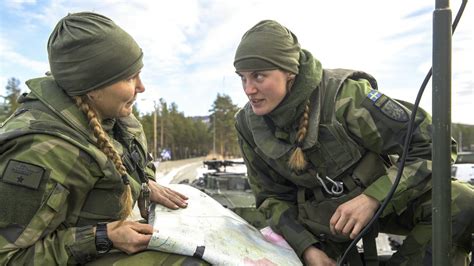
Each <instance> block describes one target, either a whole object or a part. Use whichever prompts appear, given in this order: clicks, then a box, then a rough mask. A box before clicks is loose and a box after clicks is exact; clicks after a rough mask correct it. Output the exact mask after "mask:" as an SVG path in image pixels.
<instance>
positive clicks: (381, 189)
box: [236, 70, 456, 256]
mask: <svg viewBox="0 0 474 266" xmlns="http://www.w3.org/2000/svg"><path fill="white" fill-rule="evenodd" d="M311 103H312V105H311V109H310V110H311V111H310V125H309V127H308V133H307V135H306V138H305V140H304V143H303V151H304V153H305V158H306V160H307V161H308V163H309V164H308V167H307V169H305V170H304V171H301V172H294V171H290V170H289V169H288V167H287V161H288V158H289V156H290V154H291V152H292V151H293V147H294V143H295V138H296V137H295V136H296V130H297V123H295V126H294V127H293V131H292V132H282V129H279V128H275V127H274V126H273V125H272V123H271V121H269V120H268V119H265V118H264V117H259V116H256V115H255V114H254V113H253V111H252V109H251V107H250V105H249V104H247V105H246V106H245V107H244V108H243V109H242V110H240V111H239V112H238V113H237V115H236V128H237V131H238V132H239V134H238V136H239V144H240V147H241V150H242V153H243V156H244V160H245V162H246V165H247V168H248V175H249V179H250V183H251V186H252V190H253V191H254V194H255V196H256V203H257V207H258V208H259V210H260V211H261V212H263V213H264V215H265V216H266V218H267V220H268V222H269V224H270V226H271V227H272V228H273V229H274V230H275V231H277V232H279V233H280V234H282V235H283V236H284V237H285V239H286V240H287V241H288V242H289V244H290V245H291V246H292V247H293V248H294V249H295V251H296V253H297V254H298V255H299V256H302V253H303V251H304V250H305V249H306V248H307V247H308V246H310V245H312V244H315V243H317V242H319V241H320V237H322V236H324V235H326V234H330V232H328V231H327V230H326V231H324V230H323V231H321V230H320V229H321V228H324V226H320V224H319V223H326V224H327V223H329V219H330V217H331V215H332V213H333V211H334V210H335V208H334V206H330V207H333V208H326V207H327V206H325V205H324V202H323V203H322V204H321V202H322V201H324V200H325V199H324V198H323V199H321V198H320V197H319V198H318V196H323V197H326V198H330V196H328V195H327V193H325V192H323V193H321V191H322V189H323V188H322V186H321V182H319V181H318V180H317V177H316V175H318V176H320V177H323V178H324V177H325V176H328V177H329V178H331V179H332V180H338V181H343V182H344V185H345V186H348V187H349V188H350V189H349V190H351V189H352V190H357V189H358V190H359V191H360V192H363V193H365V194H366V195H369V196H371V197H373V198H375V199H377V200H379V201H382V200H383V199H384V197H385V195H387V193H388V191H389V189H390V188H391V185H392V181H393V180H394V179H395V176H396V173H397V167H396V166H395V165H394V164H393V163H391V161H394V159H395V160H396V159H397V158H398V156H401V154H402V149H403V142H404V138H405V135H406V131H407V125H408V123H407V122H408V120H409V115H410V114H411V112H410V108H411V107H412V105H411V104H409V103H405V102H403V105H401V104H399V102H397V101H395V100H393V99H391V98H389V97H388V96H386V95H384V94H382V93H381V92H379V91H377V90H376V82H375V80H374V79H373V78H371V76H370V75H366V74H364V73H361V72H354V71H347V70H324V72H323V79H322V81H321V83H320V85H319V86H318V88H317V89H316V90H315V91H314V92H313V94H312V96H311ZM415 121H416V126H415V131H414V134H413V138H412V142H411V145H410V149H409V153H408V157H407V161H406V162H407V163H406V166H405V169H404V172H403V175H402V179H401V182H400V184H399V186H398V188H397V190H396V193H395V195H394V197H393V199H392V201H391V202H390V204H389V206H388V207H387V209H386V210H385V212H384V214H383V215H387V214H389V213H393V212H396V213H397V214H400V213H401V212H403V211H404V210H405V208H406V206H407V203H408V202H409V201H411V200H413V199H415V198H417V197H418V196H420V195H422V194H423V193H425V192H427V191H428V190H430V189H431V184H430V177H431V117H430V116H429V114H427V113H426V112H424V111H423V110H419V111H418V112H417V117H416V120H415ZM455 150H456V149H455V146H453V153H455ZM454 156H455V154H454ZM390 159H391V160H390ZM324 183H325V184H326V185H327V186H328V185H330V182H324ZM351 183H352V186H350V184H351ZM346 192H347V191H346ZM360 192H358V193H360ZM351 193H352V192H351V191H349V193H344V196H341V197H339V198H338V199H337V201H339V204H340V203H342V202H344V201H347V200H349V199H350V198H352V197H354V196H355V195H357V194H355V195H351ZM354 193H355V192H354ZM325 212H328V213H325ZM321 233H324V234H321ZM324 237H326V236H324ZM331 239H332V240H336V241H347V239H344V238H342V239H341V238H338V237H336V236H332V238H331Z"/></svg>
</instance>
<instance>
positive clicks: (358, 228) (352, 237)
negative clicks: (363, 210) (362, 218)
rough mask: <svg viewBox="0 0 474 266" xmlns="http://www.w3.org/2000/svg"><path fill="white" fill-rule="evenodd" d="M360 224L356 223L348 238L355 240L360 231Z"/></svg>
mask: <svg viewBox="0 0 474 266" xmlns="http://www.w3.org/2000/svg"><path fill="white" fill-rule="evenodd" d="M362 227H363V226H362V224H361V223H356V224H355V225H354V229H352V233H351V235H350V238H351V239H354V238H356V236H357V235H358V234H359V233H360V231H361V230H362Z"/></svg>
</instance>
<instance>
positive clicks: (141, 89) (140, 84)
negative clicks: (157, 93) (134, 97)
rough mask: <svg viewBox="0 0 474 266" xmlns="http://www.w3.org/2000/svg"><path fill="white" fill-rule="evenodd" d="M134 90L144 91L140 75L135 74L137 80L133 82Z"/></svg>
mask: <svg viewBox="0 0 474 266" xmlns="http://www.w3.org/2000/svg"><path fill="white" fill-rule="evenodd" d="M135 91H136V92H137V93H142V92H144V91H145V86H144V85H143V82H142V79H141V78H140V75H138V76H137V81H136V83H135Z"/></svg>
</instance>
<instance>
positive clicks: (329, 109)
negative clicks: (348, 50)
mask: <svg viewBox="0 0 474 266" xmlns="http://www.w3.org/2000/svg"><path fill="white" fill-rule="evenodd" d="M348 78H350V79H356V80H358V79H367V80H368V81H369V82H370V85H371V86H372V88H373V89H375V90H376V89H377V81H376V80H375V78H374V77H372V76H371V75H370V74H367V73H365V72H362V71H357V70H351V69H342V68H337V69H324V70H323V80H322V82H321V87H322V91H321V92H322V94H321V97H322V103H323V106H322V109H321V123H323V124H327V123H330V122H331V121H332V119H333V118H334V115H335V114H334V111H335V108H334V104H335V102H336V97H337V94H338V92H339V90H340V89H341V88H342V85H343V84H344V81H346V79H348Z"/></svg>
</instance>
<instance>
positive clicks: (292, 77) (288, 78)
mask: <svg viewBox="0 0 474 266" xmlns="http://www.w3.org/2000/svg"><path fill="white" fill-rule="evenodd" d="M295 77H296V75H295V74H293V73H291V72H288V73H287V75H286V81H290V80H293V79H295Z"/></svg>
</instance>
